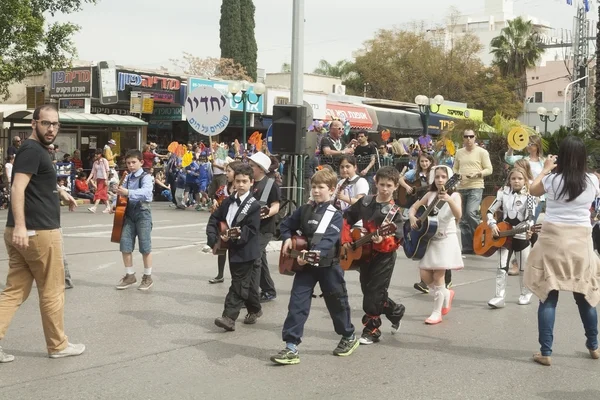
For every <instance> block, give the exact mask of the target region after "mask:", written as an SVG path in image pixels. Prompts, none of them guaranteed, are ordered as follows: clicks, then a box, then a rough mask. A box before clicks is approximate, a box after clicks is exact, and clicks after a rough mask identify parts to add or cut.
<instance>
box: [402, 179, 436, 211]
mask: <svg viewBox="0 0 600 400" xmlns="http://www.w3.org/2000/svg"><path fill="white" fill-rule="evenodd" d="M417 182H419V184H414V185H411V184H408V185H409V186H410V187H411V188H412V192H411V193H410V194H408V192H407V190H406V188H405V187H404V186H402V185H400V186H399V187H398V199H397V201H396V203H397V204H398V205H399V206H400V207H402V208H407V207H410V206H412V205H413V204H415V203H416V202H417V200H419V199H420V198H421V197H422V196H423V195H424V194H425V193H427V191H428V190H429V186H421V184H420V182H421V181H420V180H418V181H417Z"/></svg>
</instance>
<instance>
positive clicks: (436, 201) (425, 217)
mask: <svg viewBox="0 0 600 400" xmlns="http://www.w3.org/2000/svg"><path fill="white" fill-rule="evenodd" d="M439 201H440V199H439V198H438V196H437V195H436V196H435V199H433V201H432V202H431V204H430V205H429V207H427V209H426V210H425V212H424V213H423V215H421V216H420V217H419V221H420V222H421V223H423V222H425V220H426V219H427V217H429V214H431V212H432V211H433V209H434V208H435V206H437V204H438V203H439Z"/></svg>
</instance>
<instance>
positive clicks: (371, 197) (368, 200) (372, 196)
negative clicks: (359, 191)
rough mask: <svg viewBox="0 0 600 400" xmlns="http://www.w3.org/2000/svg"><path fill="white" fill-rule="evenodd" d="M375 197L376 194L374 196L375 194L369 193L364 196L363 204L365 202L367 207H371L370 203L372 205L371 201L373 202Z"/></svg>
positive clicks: (364, 204)
mask: <svg viewBox="0 0 600 400" xmlns="http://www.w3.org/2000/svg"><path fill="white" fill-rule="evenodd" d="M374 197H375V196H374V195H372V194H370V195H367V196H364V197H363V198H362V204H363V206H365V207H369V205H371V203H372V202H373V198H374Z"/></svg>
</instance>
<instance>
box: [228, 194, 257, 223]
mask: <svg viewBox="0 0 600 400" xmlns="http://www.w3.org/2000/svg"><path fill="white" fill-rule="evenodd" d="M255 201H256V199H255V198H254V196H252V195H250V196H248V197H247V198H246V201H245V203H244V204H242V205H241V207H242V211H240V212H239V213H238V214H237V215H236V216H235V218H234V219H233V224H232V226H231V228H233V227H234V226H237V225H238V223H239V222H240V221H243V220H244V218H246V215H248V211H249V210H250V206H251V205H252V203H254V202H255Z"/></svg>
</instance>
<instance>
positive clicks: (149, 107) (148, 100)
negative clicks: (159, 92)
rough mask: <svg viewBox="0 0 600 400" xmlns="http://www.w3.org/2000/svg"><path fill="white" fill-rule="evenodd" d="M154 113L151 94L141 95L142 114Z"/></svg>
mask: <svg viewBox="0 0 600 400" xmlns="http://www.w3.org/2000/svg"><path fill="white" fill-rule="evenodd" d="M153 112H154V97H152V94H151V93H142V114H152V113H153Z"/></svg>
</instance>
